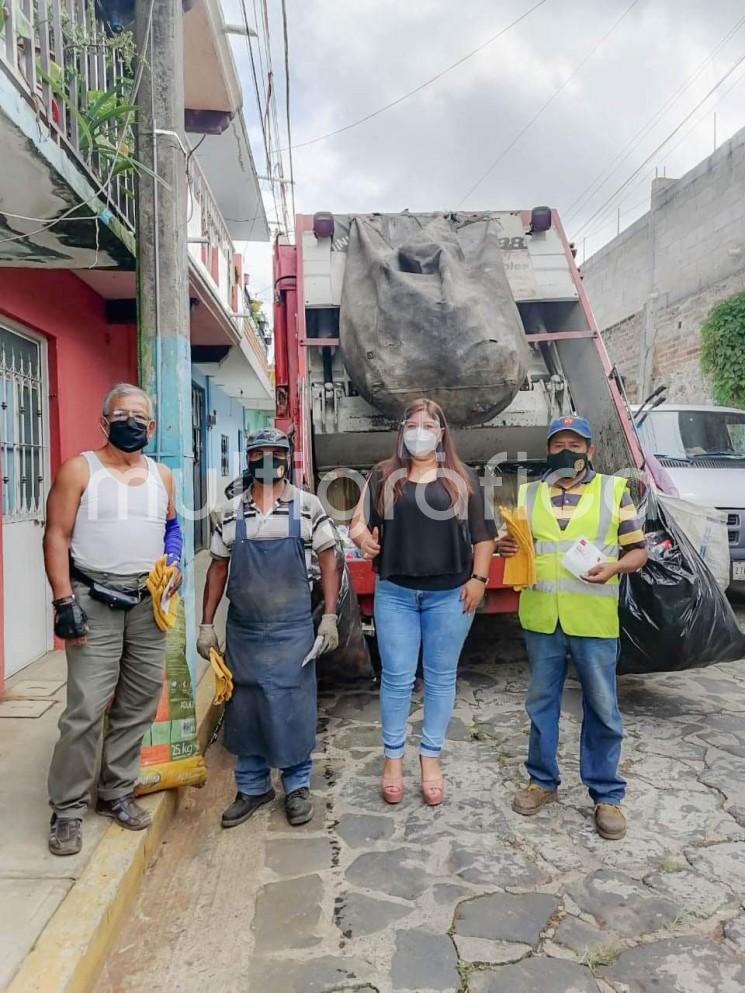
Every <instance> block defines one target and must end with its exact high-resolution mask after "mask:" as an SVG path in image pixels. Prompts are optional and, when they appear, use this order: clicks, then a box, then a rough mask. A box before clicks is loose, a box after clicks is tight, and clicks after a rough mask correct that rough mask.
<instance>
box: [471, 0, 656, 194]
mask: <svg viewBox="0 0 745 993" xmlns="http://www.w3.org/2000/svg"><path fill="white" fill-rule="evenodd" d="M639 2H640V0H631V3H630V4H629V5H628V7H627V8H626V10H624V12H623V13H622V14H621V16H620V17H619V18H618V19H617V20H616V21H614V23H613V24H612V26H611V27H610V28H609V29H608V30H607V31H606V32H605V34H604V35H603V36H602V38H600V40H599V41H598V42H597V43H596V44H595V45H594V46H593V48H592V49H591V50H590V51H589V52H588V53H587V55H586V56H585V57H584V58H583V59H582V61H581V62H579V63H578V64H577V65H576V66H575V68H574V69H573V70H572V72H571V73H570V74H569V75H568V76H567V78H566V79H565V80H564V82H563V83H562V84H561V85H560V86H559V88H558V89H557V90H554V92H553V93H552V94H551V96H550V97H549V98H548V100H546V102H545V103H544V104H543V106H542V107H541V108H540V109H539V110H538V111H537V112H536V113H535V114H534V115H533V116H532V117H531V118H530V120H529V121H528V123H527V124H526V125H525V126H524V127H523V128H521V129H520V131H518V133H517V134H516V135H515V137H514V138H513V139H512V141H511V142H509V144H507V145H506V146H505V147H504V148H503V149H502V151H501V152H500V153H499V154H498V155H497V157H496V158H495V159H494V161H493V162H492V163H491V165H490V166H489V168H488V169H487V170H486V172H484V173H483V174H482V176H481V177H480V178H479V179H477V180H476V182H475V183H474V184H473V186H472V187H471V188H470V190H469V191H468V193H466V194H465V196H463V197H461V199H460V200H459V201H458V203H457V205H456V206H457V207H460V206H461V205H462V204H463V203H464V202H465V201H466V200H467V199H468V198H469V197H470V196H471V194H473V193H475V192H476V190H477V189H478V188H479V186H481V184H482V183H483V182H484V180H485V179H487V178H488V177H489V176H490V175H491V174H492V172H494V170H495V169H496V168H497V166H498V165H499V163H500V162H501V161H502V160H503V159H504V158H505V157H506V156H507V155H509V153H510V152H511V151H512V149H513V148H514V147H515V145H516V144H517V143H518V142H519V141H520V139H521V138H522V137H523V135H525V134H526V133H527V132H528V131H529V130H530V129H531V128H532V127H533V125H534V124H535V122H536V121H537V120H538V118H539V117H541V116H542V114H543V113H544V112H545V111H546V110H548V108H549V107H550V106H551V104H552V103H553V102H554V100H555V99H556V98H557V97H558V96H559V94H560V93H562V92H563V91H564V90H565V89H566V88H567V86H568V85H569V84H570V83H571V81H572V80H573V79H574V78H575V76H577V75H578V73H579V72H581V70H582V69H584V67H585V66H586V65H587V63H588V62H589V61H590V59H591V58H592V57H593V55H595V53H596V52H597V50H598V49H599V48H600V47H601V46H602V45H603V44H605V42H606V41H607V40H608V38H610V36H611V35H612V34H613V32H614V31H615V30H616V28H617V27H618V25H619V24H620V23H621V21H623V20H624V19H625V18H626V17H628V15H629V14H630V13H631V11H632V10H633V9H634V7H636V6H637V4H638V3H639Z"/></svg>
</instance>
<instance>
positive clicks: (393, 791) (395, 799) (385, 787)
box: [380, 774, 404, 804]
mask: <svg viewBox="0 0 745 993" xmlns="http://www.w3.org/2000/svg"><path fill="white" fill-rule="evenodd" d="M380 793H381V795H382V797H383V799H384V800H385V802H386V803H391V804H394V803H401V801H402V800H403V798H404V781H403V774H402V776H401V777H400V778H399V779H390V778H388V777H386V776H385V775H383V778H382V779H381V780H380Z"/></svg>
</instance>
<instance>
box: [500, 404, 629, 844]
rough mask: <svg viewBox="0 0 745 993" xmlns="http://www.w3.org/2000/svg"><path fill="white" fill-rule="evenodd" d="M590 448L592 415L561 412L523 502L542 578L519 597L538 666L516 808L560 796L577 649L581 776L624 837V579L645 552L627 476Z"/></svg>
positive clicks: (609, 826)
mask: <svg viewBox="0 0 745 993" xmlns="http://www.w3.org/2000/svg"><path fill="white" fill-rule="evenodd" d="M593 454H594V449H593V447H592V429H591V427H590V424H589V423H588V421H586V420H585V419H584V418H582V417H558V418H556V419H555V420H553V421H552V422H551V424H550V425H549V430H548V455H547V459H546V462H547V466H548V471H547V472H546V474H545V475H544V476H543V478H542V479H541V480H540V481H538V482H533V483H527V484H525V485H523V486H521V487H520V492H519V496H518V505H519V506H522V507H525V509H526V513H527V517H528V522H529V525H530V530H531V533H532V535H533V542H534V546H535V555H536V583H535V584H534V585H533V586H531V587H529V588H528V589H525V590H523V592H522V593H521V594H520V623H521V624H522V626H523V629H524V631H525V642H526V646H527V650H528V656H529V659H530V669H531V679H530V686H529V688H528V695H527V701H526V709H527V711H528V716H529V717H530V721H531V729H530V745H529V749H528V761H527V763H526V767H527V770H528V775H529V776H530V783H529V785H528V786H527V787H525V788H524V789H521V790H520V791H519V792H518V793H517V794H516V796H515V799H514V801H513V809H514V810H516V811H517V812H518V813H519V814H524V815H526V816H529V815H531V814H536V813H537V812H538V811H539V810H540V809H541V807H543V806H544V805H545V804H547V803H552V802H554V801H555V800H557V799H558V787H559V783H560V778H559V766H558V763H557V760H556V751H557V748H558V744H559V716H560V713H561V696H562V690H563V687H564V681H565V679H566V674H567V665H568V658H569V656H571V658H572V660H573V662H574V666H575V669H576V670H577V675H578V676H579V680H580V683H581V685H582V696H583V712H584V720H583V722H582V737H581V741H580V775H581V777H582V782H583V783H584V784H585V785H586V786H587V788H588V790H589V792H590V796H591V797H592V800H593V802H594V804H595V826H596V828H597V831H598V834H600V835H601V836H602V837H603V838H607V839H609V840H618V839H620V838H623V837H624V835H625V834H626V818H625V816H624V814H623V811H622V809H621V803H622V801H623V798H624V794H625V789H626V783H625V781H624V780H623V779H622V778H621V776H620V775H619V772H618V763H619V759H620V755H621V742H622V740H623V722H622V720H621V715H620V713H619V710H618V702H617V699H616V662H617V658H618V633H619V627H618V576H619V573H622V572H636V571H637V570H638V569H641V567H642V566H643V565H644V563H645V562H646V561H647V549H646V542H645V539H644V534H643V532H642V529H641V525H640V523H639V520H638V517H637V512H636V508H635V507H634V504H633V503H632V500H631V495H630V494H629V492H628V490H627V488H626V480H625V479H622V478H620V477H617V476H603V475H601V474H600V473H597V472H595V470H594V469H593V468H592V464H591V460H592V457H593ZM497 550H498V551H499V553H500V554H501V555H505V556H508V555H514V554H515V552H516V551H517V545H516V544H515V542H514V541H513V540H512V539H511V538H509V537H503V538H500V539H499V540H498V542H497ZM598 553H599V555H598ZM600 556H602V561H601V562H599V563H597V564H595V565H591V566H589V567H588V568H587V570H585V569H584V567H583V566H582V565H581V562H582V561H583V558H586V560H587V561H589V562H592V561H593V558H594V559H595V560H597V559H598V558H599V557H600ZM568 567H569V568H568ZM572 570H573V571H572Z"/></svg>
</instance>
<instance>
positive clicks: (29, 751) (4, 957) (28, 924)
mask: <svg viewBox="0 0 745 993" xmlns="http://www.w3.org/2000/svg"><path fill="white" fill-rule="evenodd" d="M65 678H66V675H65V655H64V652H50V653H49V655H45V656H44V658H42V659H41V660H40V661H38V662H35V663H34V664H33V665H30V666H28V667H27V668H25V669H24V670H22V671H21V672H19V673H18V674H17V675H16V676H13V677H12V678H11V679H9V680H8V682H7V695H8V698H9V699H11V700H14V699H19V700H23V699H24V696H25V694H26V693H28V692H33V694H34V696H33V699H42V700H46V701H48V702H49V706H48V707H47V709H46V712H45V713H44V714H42V715H41V716H40V717H36V718H32V717H17V718H12V717H11V718H8V717H2V718H0V783H1V784H2V785H0V839H2V840H1V843H0V847H1V848H2V855H1V856H0V908H2V909H0V922H1V923H0V989H4V988H5V986H6V985H7V984H8V983H9V982H10V980H11V979H12V977H13V976H14V975H15V973H16V972H17V971H18V969H19V968H20V965H21V963H22V962H23V960H24V959H25V957H26V955H27V954H28V953H29V951H30V950H31V948H32V946H33V944H34V942H35V941H36V939H37V938H38V936H39V935H40V934H41V932H42V931H43V929H44V928H45V927H46V925H47V923H48V922H49V919H50V918H51V916H52V915H53V914H54V912H55V911H56V910H57V908H58V907H59V905H60V903H62V901H63V899H64V898H65V896H67V894H68V893H69V891H70V889H71V887H72V886H73V884H74V883H75V881H76V880H77V879H79V878H80V874H81V873H82V872H83V870H84V869H85V867H86V865H87V864H88V862H89V860H90V858H91V855H92V854H93V852H95V850H96V847H97V846H98V844H99V842H100V841H101V839H102V837H103V836H104V834H105V833H106V831H107V829H108V828H109V827H110V823H111V822H110V821H107V820H105V819H104V818H102V817H97V816H96V815H95V814H91V813H89V814H88V815H87V817H86V818H85V820H84V822H83V832H84V833H83V838H84V847H83V851H82V852H81V853H80V855H73V856H71V857H69V858H64V859H61V858H57V857H55V856H54V855H51V854H50V852H49V851H48V849H47V832H48V828H49V808H48V806H47V769H48V767H49V760H50V757H51V754H52V748H53V747H54V743H55V741H56V740H57V721H58V720H59V717H60V714H61V713H62V710H63V708H64V704H65ZM34 687H36V688H35V689H34ZM52 687H56V689H55V690H54V691H53V692H50V689H51V688H52ZM43 693H46V694H47V695H46V697H44V696H41V694H43ZM4 707H6V704H5V703H3V704H2V705H0V714H1V713H2V708H4Z"/></svg>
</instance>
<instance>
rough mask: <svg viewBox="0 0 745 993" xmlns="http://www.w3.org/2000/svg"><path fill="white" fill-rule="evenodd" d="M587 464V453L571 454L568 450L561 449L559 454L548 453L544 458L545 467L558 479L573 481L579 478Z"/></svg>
mask: <svg viewBox="0 0 745 993" xmlns="http://www.w3.org/2000/svg"><path fill="white" fill-rule="evenodd" d="M588 463H589V455H588V453H587V452H573V451H571V450H570V449H569V448H562V450H561V451H560V452H549V453H548V455H547V457H546V465H547V466H548V468H549V470H550V471H551V473H552V474H553V475H554V476H555V477H556V478H558V479H573V478H574V477H575V476H579V474H580V473H581V472H584V471H585V469H586V468H587V466H588Z"/></svg>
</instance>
